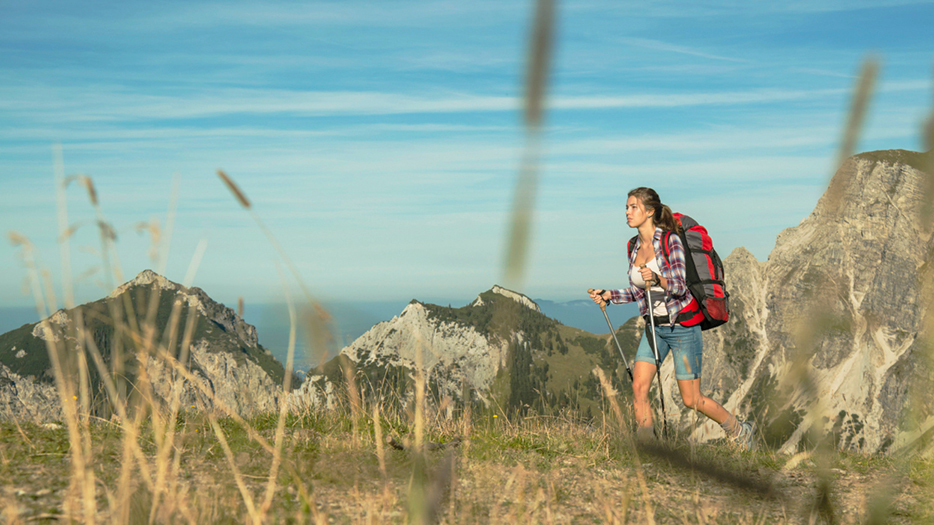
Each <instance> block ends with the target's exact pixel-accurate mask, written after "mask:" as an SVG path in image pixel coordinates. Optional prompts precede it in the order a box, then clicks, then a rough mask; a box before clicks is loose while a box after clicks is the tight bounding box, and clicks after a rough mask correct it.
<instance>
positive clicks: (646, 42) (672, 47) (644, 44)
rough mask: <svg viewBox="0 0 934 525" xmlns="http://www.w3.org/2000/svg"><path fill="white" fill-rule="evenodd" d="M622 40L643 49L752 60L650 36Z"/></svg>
mask: <svg viewBox="0 0 934 525" xmlns="http://www.w3.org/2000/svg"><path fill="white" fill-rule="evenodd" d="M621 41H622V42H623V43H624V44H627V45H630V46H634V47H640V48H643V49H652V50H656V51H667V52H671V53H677V54H681V55H689V56H694V57H700V58H709V59H711V60H725V61H728V62H751V61H750V60H748V59H744V58H736V57H728V56H722V55H715V54H713V53H707V52H704V51H701V50H699V49H694V48H691V47H687V46H681V45H676V44H670V43H668V42H662V41H660V40H651V39H648V38H623V39H621Z"/></svg>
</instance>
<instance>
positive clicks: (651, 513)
mask: <svg viewBox="0 0 934 525" xmlns="http://www.w3.org/2000/svg"><path fill="white" fill-rule="evenodd" d="M593 373H594V374H595V375H596V376H597V379H599V380H600V386H601V387H602V388H603V395H604V398H605V399H606V400H607V401H608V402H609V403H610V408H611V409H612V410H613V415H615V416H616V421H617V422H618V424H619V429H620V431H621V432H623V433H624V434H625V436H626V441H627V443H628V444H629V446H630V449H631V450H632V457H633V458H634V460H635V463H636V479H637V480H638V481H639V488H640V489H641V490H642V502H643V504H644V505H645V520H646V523H650V524H654V523H655V510H654V507H653V506H652V495H651V494H650V493H649V486H648V483H646V481H645V472H644V470H643V469H642V460H641V459H639V451H638V449H637V448H636V442H635V440H634V439H633V435H632V432H630V431H629V426H628V425H627V423H626V421H625V420H624V419H623V411H622V410H621V409H620V407H619V403H618V402H617V401H616V398H617V393H616V389H614V388H613V385H611V384H610V381H609V380H608V379H607V378H606V374H604V373H603V369H601V368H600V367H596V368H594V369H593Z"/></svg>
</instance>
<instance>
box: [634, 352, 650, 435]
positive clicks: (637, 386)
mask: <svg viewBox="0 0 934 525" xmlns="http://www.w3.org/2000/svg"><path fill="white" fill-rule="evenodd" d="M653 379H655V365H654V364H652V363H647V362H645V361H636V362H635V365H634V369H633V371H632V409H633V411H634V412H635V415H636V426H637V427H650V426H652V406H651V405H650V404H649V387H651V386H652V380H653Z"/></svg>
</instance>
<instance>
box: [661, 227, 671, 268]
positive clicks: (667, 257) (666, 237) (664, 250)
mask: <svg viewBox="0 0 934 525" xmlns="http://www.w3.org/2000/svg"><path fill="white" fill-rule="evenodd" d="M669 242H671V230H668V231H666V232H665V233H664V234H663V235H662V254H663V255H664V256H665V262H667V263H668V264H671V253H670V250H671V248H669V247H668V243H669Z"/></svg>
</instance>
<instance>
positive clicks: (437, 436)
mask: <svg viewBox="0 0 934 525" xmlns="http://www.w3.org/2000/svg"><path fill="white" fill-rule="evenodd" d="M601 406H602V409H601V412H600V413H599V415H600V417H598V418H597V419H596V422H595V423H588V422H585V421H583V420H582V419H581V418H580V417H578V416H579V415H578V414H576V413H575V412H573V411H565V412H562V413H561V414H559V415H557V416H555V417H537V418H524V419H515V420H514V419H510V418H506V417H501V416H500V417H491V416H489V415H485V414H483V415H481V414H473V415H467V416H460V417H456V418H454V419H452V420H448V419H445V418H444V417H443V415H442V414H438V413H431V412H428V413H427V414H426V425H425V435H424V439H425V443H427V444H430V447H429V446H428V445H426V448H428V449H427V450H426V451H425V452H424V453H420V452H419V451H418V449H417V448H416V447H415V445H414V443H415V440H416V434H415V432H416V427H415V426H414V425H413V419H412V417H411V414H409V415H406V414H398V413H387V412H385V411H381V415H380V416H379V418H374V417H372V414H373V413H374V410H373V409H374V408H375V407H372V406H366V407H363V408H362V409H361V410H360V411H359V412H358V415H357V416H356V417H354V416H353V415H352V412H351V411H349V410H337V411H334V412H328V413H322V412H313V411H310V412H303V413H296V414H290V415H289V416H288V417H287V418H286V419H285V420H284V425H285V426H284V432H283V434H282V435H283V440H282V447H281V456H280V460H281V465H282V468H281V469H279V470H278V473H277V474H276V475H275V476H274V477H273V479H274V480H275V485H274V486H273V488H272V493H271V495H272V497H271V498H269V500H268V501H269V502H270V503H269V505H268V507H264V505H263V504H262V503H263V501H264V500H265V494H266V493H267V490H268V489H269V487H270V485H269V481H270V472H271V468H272V466H273V464H274V458H275V456H276V455H275V453H274V451H270V450H269V449H267V448H265V447H264V446H263V445H262V444H261V443H260V441H259V440H263V442H268V443H274V442H275V435H276V424H277V419H276V417H275V415H273V414H269V415H263V416H258V417H255V418H253V419H251V420H249V421H246V422H243V423H238V422H236V421H234V420H231V419H219V420H216V421H212V420H211V419H210V418H208V417H206V416H204V415H195V414H186V415H182V416H179V418H178V419H177V420H176V421H175V422H174V425H172V431H173V432H174V433H175V437H174V442H175V445H176V448H175V452H173V453H171V454H170V455H167V456H163V455H160V452H159V451H160V445H159V443H161V442H162V441H163V439H164V436H165V433H164V432H165V431H164V430H160V429H159V428H153V426H152V424H151V423H150V422H146V421H143V422H141V426H140V428H139V429H138V436H137V437H135V438H128V436H127V434H126V433H125V432H124V430H125V428H124V427H121V426H120V425H118V424H116V423H112V422H106V421H96V420H92V421H90V422H89V433H90V437H91V441H92V442H93V447H92V448H91V456H90V457H89V458H88V459H89V460H91V462H90V465H91V466H90V472H91V473H92V476H90V478H89V479H90V481H89V483H91V486H93V487H94V488H95V491H96V494H97V497H96V498H95V499H94V508H93V513H94V515H95V516H96V517H97V519H98V520H101V521H116V522H124V523H125V522H147V521H149V520H150V518H151V519H153V520H155V522H157V523H169V522H195V523H245V522H249V521H250V520H251V519H260V520H262V521H264V522H268V523H286V522H290V523H307V522H311V521H316V522H318V523H326V522H337V523H351V522H353V523H356V522H367V523H406V522H420V521H421V522H428V521H436V520H437V521H439V522H442V523H552V522H555V523H572V522H573V523H646V522H649V520H650V519H652V520H654V522H655V523H677V524H685V523H735V524H759V523H808V522H809V521H810V522H811V523H883V522H885V523H930V520H931V519H934V506H932V503H934V501H932V494H934V491H932V490H931V489H932V482H934V464H932V463H931V461H930V460H916V461H913V462H911V463H910V464H909V463H908V462H900V461H898V460H896V459H882V458H870V457H865V456H856V455H848V454H841V453H835V452H826V453H824V455H821V454H820V453H818V452H815V453H814V454H812V455H808V456H796V457H788V456H781V455H776V454H775V453H774V452H771V451H767V450H766V451H759V452H744V453H737V452H735V451H733V450H732V449H730V448H728V447H726V446H725V445H718V444H714V445H711V446H696V445H694V446H692V445H690V444H689V443H688V442H686V441H684V440H680V439H676V440H675V441H673V442H671V443H669V444H664V445H660V446H655V447H637V446H635V445H634V443H633V442H632V441H631V440H630V435H629V434H628V432H627V431H626V430H625V426H623V427H620V425H619V423H618V421H617V420H616V416H615V415H614V410H613V409H612V402H610V401H607V400H604V401H602V402H601ZM603 409H606V412H604V411H603ZM367 414H370V415H367ZM624 417H626V416H624ZM215 428H216V429H217V430H216V431H215ZM216 432H220V433H221V435H223V436H224V441H223V442H221V441H220V440H219V438H218V434H216ZM251 436H255V437H251ZM127 439H131V440H132V441H133V442H134V443H136V444H137V446H138V449H139V457H138V458H135V459H133V458H128V459H126V460H121V458H122V457H124V456H123V452H122V451H123V450H124V447H125V445H126V440H127ZM390 439H391V440H392V442H393V443H396V444H398V446H399V447H400V448H402V449H401V450H400V449H398V448H394V447H393V446H391V445H390V444H389V443H388V441H389V440H390ZM0 456H2V458H3V461H2V462H0V477H2V479H3V480H4V481H3V482H2V491H0V500H2V508H3V509H4V515H3V516H4V521H5V522H7V523H31V522H36V521H46V520H56V521H58V520H62V519H63V518H66V516H67V515H68V514H69V513H71V515H72V516H73V517H78V516H81V515H82V514H81V512H82V509H81V508H76V507H75V506H74V505H72V506H71V507H68V505H67V503H68V501H69V499H68V498H69V494H74V491H75V490H80V489H81V485H78V486H75V485H73V484H70V483H69V482H70V481H72V482H73V481H74V479H73V478H71V479H70V478H69V475H68V472H69V469H70V462H71V459H72V453H71V448H70V446H69V439H68V433H67V430H66V429H64V428H60V427H53V428H46V427H39V426H35V425H32V424H26V423H21V424H15V423H13V422H8V423H3V424H0ZM126 466H128V467H129V468H128V469H124V467H126ZM143 466H145V469H143ZM159 472H162V473H163V474H164V475H165V476H166V477H165V478H164V479H163V480H162V481H156V477H155V476H156V473H159ZM124 476H125V477H124ZM72 503H73V502H72ZM264 509H265V510H264Z"/></svg>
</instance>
